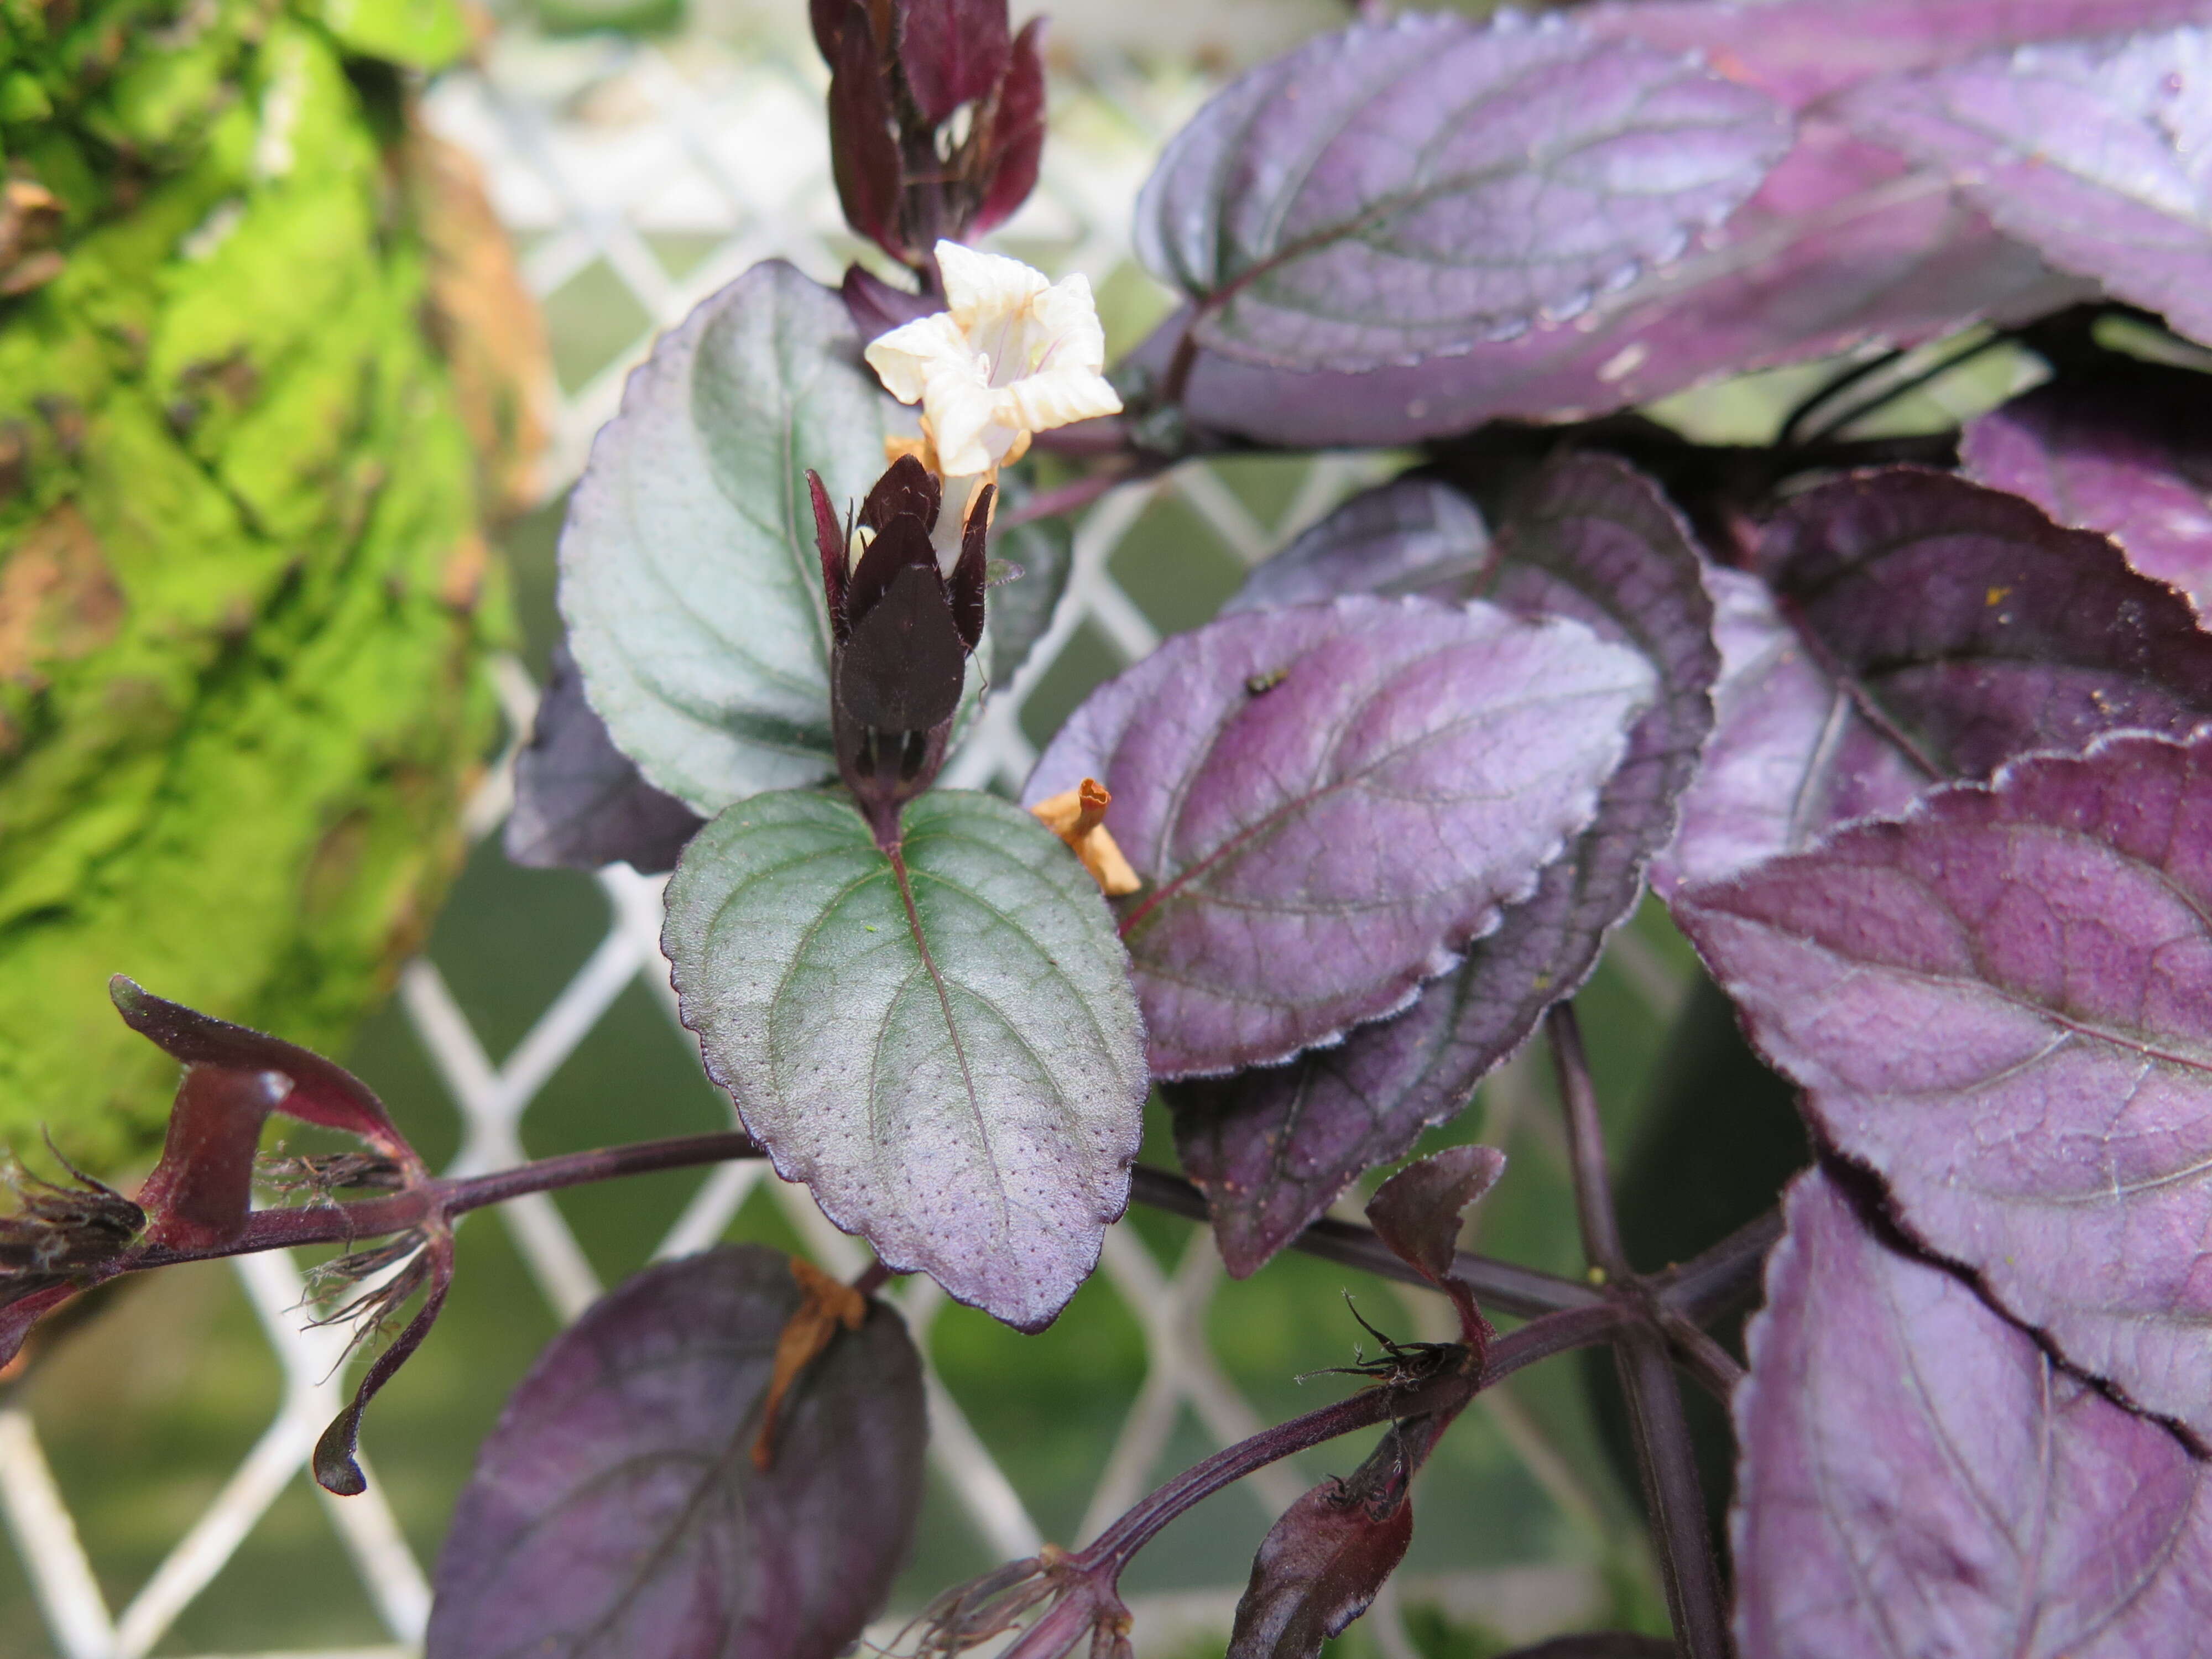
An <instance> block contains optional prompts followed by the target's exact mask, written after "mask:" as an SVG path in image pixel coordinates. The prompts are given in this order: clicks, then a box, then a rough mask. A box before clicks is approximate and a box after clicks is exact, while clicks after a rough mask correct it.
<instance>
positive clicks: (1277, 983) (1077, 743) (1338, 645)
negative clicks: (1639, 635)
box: [1024, 598, 1652, 1077]
mask: <svg viewBox="0 0 2212 1659" xmlns="http://www.w3.org/2000/svg"><path fill="white" fill-rule="evenodd" d="M1651 689H1652V675H1651V672H1650V669H1649V668H1648V667H1646V666H1645V665H1644V662H1643V661H1642V659H1639V658H1638V657H1637V656H1636V655H1635V654H1634V653H1631V652H1628V651H1625V650H1622V649H1620V648H1619V647H1613V646H1608V645H1606V644H1603V643H1601V641H1598V640H1596V639H1595V638H1594V637H1593V636H1592V635H1590V633H1589V630H1588V629H1584V628H1582V627H1580V626H1578V625H1577V624H1575V623H1565V622H1559V621H1546V622H1541V623H1528V622H1524V621H1522V620H1520V619H1518V618H1516V617H1511V616H1510V615H1508V614H1507V613H1506V612H1504V611H1500V610H1498V609H1497V608H1496V607H1494V606H1490V605H1476V606H1474V607H1471V608H1469V609H1468V610H1465V611H1460V610H1455V609H1452V608H1449V607H1447V606H1443V605H1432V604H1428V603H1425V602H1423V601H1419V600H1413V599H1403V600H1396V601H1391V600H1383V599H1365V598H1354V599H1340V600H1338V601H1336V602H1335V603H1334V605H1305V606H1301V607H1299V608H1297V609H1296V610H1291V611H1265V612H1260V613H1256V614H1248V615H1244V616H1237V617H1224V618H1223V619H1221V620H1220V621H1218V622H1216V623H1212V624H1210V625H1209V626H1207V627H1206V628H1202V629H1199V630H1198V631H1197V632H1195V633H1193V634H1186V635H1182V636H1181V637H1179V638H1176V639H1173V640H1170V641H1168V643H1167V644H1166V645H1164V646H1163V647H1161V648H1160V649H1159V650H1158V651H1157V652H1155V653H1153V654H1152V656H1150V657H1148V658H1147V659H1145V660H1144V661H1143V662H1141V663H1139V664H1138V665H1137V666H1136V667H1134V668H1133V669H1131V670H1129V671H1127V673H1125V674H1123V675H1121V677H1120V678H1116V679H1114V680H1111V681H1109V682H1108V683H1107V684H1105V685H1103V686H1102V687H1101V688H1100V689H1099V690H1097V691H1096V692H1094V693H1093V694H1092V695H1091V698H1090V699H1089V700H1088V701H1087V702H1085V704H1084V705H1083V707H1082V708H1079V709H1078V710H1077V711H1076V713H1075V714H1074V716H1073V718H1072V719H1071V720H1069V721H1068V723H1067V724H1066V726H1064V727H1063V728H1061V731H1060V735H1059V737H1057V738H1054V741H1053V744H1052V746H1051V747H1050V748H1049V749H1048V750H1046V751H1045V754H1044V757H1043V758H1042V759H1041V760H1040V761H1039V762H1038V763H1037V768H1036V771H1035V772H1034V773H1033V774H1032V775H1030V781H1029V785H1028V788H1027V793H1026V794H1025V797H1024V799H1026V800H1027V801H1028V802H1029V803H1030V804H1032V805H1034V804H1035V803H1036V802H1037V801H1040V800H1042V799H1046V798H1048V797H1049V796H1052V795H1054V794H1057V793H1060V791H1062V790H1064V789H1072V788H1073V787H1076V786H1077V785H1078V784H1079V782H1080V781H1081V780H1083V779H1084V778H1085V777H1093V778H1097V779H1098V780H1100V781H1102V782H1103V783H1104V784H1105V785H1106V787H1107V788H1108V789H1109V790H1110V791H1112V793H1113V797H1114V803H1113V805H1111V806H1110V807H1109V808H1108V809H1107V816H1106V826H1107V828H1108V829H1109V830H1110V831H1111V832H1112V834H1113V836H1114V838H1115V841H1116V842H1119V843H1120V844H1121V850H1122V852H1123V853H1124V854H1127V857H1128V860H1129V862H1130V863H1131V865H1132V866H1134V867H1135V869H1136V871H1137V872H1138V874H1139V876H1140V877H1142V878H1144V880H1145V883H1146V887H1145V890H1143V891H1141V892H1139V893H1138V894H1136V895H1133V896H1131V897H1130V898H1128V899H1126V900H1123V901H1121V904H1120V907H1119V908H1120V912H1121V933H1122V939H1123V942H1124V943H1125V944H1127V945H1128V947H1129V952H1130V956H1131V958H1132V971H1133V975H1134V977H1135V981H1136V985H1137V991H1138V995H1139V999H1140V1000H1141V1001H1142V1003H1143V1005H1144V1010H1145V1018H1146V1025H1147V1027H1148V1030H1149V1036H1150V1043H1151V1058H1152V1072H1153V1074H1154V1075H1155V1076H1156V1077H1183V1076H1190V1075H1194V1074H1203V1073H1218V1072H1226V1071H1230V1070H1233V1069H1235V1068H1236V1067H1238V1066H1252V1065H1265V1064H1267V1063H1269V1062H1271V1061H1273V1060H1285V1059H1287V1058H1289V1057H1290V1056H1291V1054H1295V1053H1297V1051H1298V1050H1299V1049H1301V1048H1308V1047H1310V1046H1312V1045H1314V1044H1316V1043H1326V1042H1332V1041H1334V1039H1335V1038H1337V1037H1338V1036H1340V1035H1341V1034H1342V1033H1343V1032H1344V1031H1345V1030H1346V1029H1347V1028H1348V1027H1350V1026H1352V1025H1355V1024H1360V1023H1362V1022H1364V1021H1366V1020H1370V1019H1374V1018H1378V1017H1380V1016H1382V1015H1383V1014H1387V1013H1389V1012H1393V1011H1395V1009H1398V1008H1401V1007H1403V1006H1406V1004H1407V1002H1408V1001H1410V1000H1412V998H1413V994H1414V992H1415V990H1416V987H1419V984H1420V982H1421V981H1423V980H1425V979H1428V978H1431V977H1433V976H1434V975H1437V974H1439V973H1442V972H1444V971H1445V970H1447V969H1449V968H1450V967H1452V966H1453V965H1454V963H1455V961H1456V960H1457V957H1456V955H1455V952H1456V951H1458V949H1459V947H1461V946H1462V945H1464V944H1465V943H1466V942H1467V941H1468V939H1473V938H1475V937H1478V936H1479V935H1480V934H1482V933H1487V932H1489V931H1490V930H1491V929H1492V928H1493V927H1496V926H1497V923H1498V914H1499V911H1500V909H1501V908H1502V907H1503V906H1504V905H1506V904H1510V903H1511V902H1514V901H1516V900H1517V899H1521V898H1523V897H1526V896H1528V892H1529V891H1530V890H1531V889H1532V888H1533V887H1534V884H1535V881H1536V878H1537V875H1538V873H1539V872H1541V870H1542V868H1543V866H1545V865H1547V864H1548V863H1549V862H1551V860H1553V859H1554V858H1556V857H1557V856H1558V855H1559V852H1560V850H1561V848H1562V847H1563V846H1564V845H1565V842H1566V841H1567V840H1568V838H1570V837H1571V836H1574V835H1575V834H1577V832H1578V831H1580V830H1581V829H1582V828H1583V825H1584V824H1586V823H1589V819H1590V816H1591V814H1592V813H1593V812H1594V811H1595V809H1596V805H1597V791H1598V788H1599V787H1600V786H1601V784H1602V783H1603V782H1604V781H1605V780H1606V779H1607V777H1609V776H1610V775H1612V773H1613V769H1614V767H1615V766H1616V765H1617V764H1618V763H1619V762H1620V757H1621V753H1622V749H1623V728H1624V726H1626V725H1627V724H1628V722H1629V721H1630V720H1632V718H1633V717H1634V716H1635V715H1636V714H1638V713H1639V712H1641V710H1642V708H1643V707H1644V704H1645V703H1646V702H1649V700H1650V695H1651Z"/></svg>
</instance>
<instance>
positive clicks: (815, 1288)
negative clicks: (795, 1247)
mask: <svg viewBox="0 0 2212 1659" xmlns="http://www.w3.org/2000/svg"><path fill="white" fill-rule="evenodd" d="M791 1276H792V1277H793V1279H797V1280H798V1281H799V1294H800V1295H801V1296H802V1297H804V1298H805V1300H803V1301H802V1302H800V1303H799V1307H798V1310H796V1311H795V1312H794V1313H793V1315H792V1316H791V1317H790V1318H789V1319H787V1320H786V1321H785V1322H784V1326H783V1330H782V1333H781V1334H780V1335H779V1336H778V1337H777V1338H776V1340H775V1364H774V1366H773V1368H772V1369H771V1370H770V1371H769V1379H768V1391H767V1393H766V1394H765V1395H763V1397H762V1400H761V1425H760V1433H759V1434H758V1436H757V1437H755V1438H754V1441H753V1467H754V1468H757V1469H759V1470H762V1471H763V1472H765V1471H766V1470H768V1469H769V1468H771V1467H773V1466H774V1464H775V1418H776V1413H777V1411H778V1410H779V1409H780V1408H781V1406H782V1404H783V1397H784V1396H785V1395H787V1394H789V1393H790V1392H791V1385H792V1384H793V1383H796V1382H797V1381H799V1373H800V1372H801V1371H803V1370H805V1369H806V1368H807V1367H808V1366H809V1365H811V1364H813V1363H814V1362H815V1361H816V1360H817V1359H818V1358H821V1355H822V1351H823V1349H824V1348H827V1347H828V1346H829V1344H830V1342H831V1340H834V1339H835V1338H836V1334H837V1333H838V1331H839V1330H840V1329H841V1328H842V1329H844V1330H848V1331H857V1330H859V1329H860V1327H861V1325H862V1324H863V1323H864V1322H866V1319H867V1317H868V1298H867V1297H866V1296H865V1295H863V1294H862V1293H861V1292H860V1291H858V1290H856V1289H854V1287H853V1286H852V1285H848V1284H846V1283H844V1282H843V1281H842V1280H841V1279H833V1278H831V1277H830V1276H829V1274H828V1273H823V1271H822V1269H821V1268H819V1267H816V1266H815V1265H814V1264H813V1263H812V1262H811V1261H807V1260H805V1258H804V1257H802V1256H796V1255H795V1256H793V1257H792V1258H791Z"/></svg>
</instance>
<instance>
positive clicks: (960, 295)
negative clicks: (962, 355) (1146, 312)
mask: <svg viewBox="0 0 2212 1659" xmlns="http://www.w3.org/2000/svg"><path fill="white" fill-rule="evenodd" d="M937 268H938V270H939V271H940V272H941V273H942V274H943V275H944V277H945V304H946V305H947V306H948V307H951V315H952V320H953V321H954V322H955V323H957V324H958V325H959V326H960V329H961V331H962V332H963V333H964V334H967V335H969V336H970V337H973V336H975V335H976V334H978V333H980V332H981V331H984V330H986V329H993V328H995V327H997V326H999V325H1003V324H1005V323H1006V322H1008V321H1010V320H1012V319H1014V318H1016V317H1018V316H1019V315H1020V314H1021V313H1023V312H1024V310H1026V309H1027V308H1028V307H1029V303H1030V301H1031V300H1033V299H1035V298H1036V296H1037V295H1041V294H1042V293H1044V292H1045V291H1046V289H1048V287H1049V286H1050V285H1049V284H1048V283H1047V282H1046V281H1045V278H1044V273H1043V272H1042V271H1041V270H1031V269H1030V267H1029V266H1027V265H1025V264H1023V263H1022V262H1021V261H1020V260H1019V259H1009V258H1006V255H1005V254H1003V253H984V252H979V251H978V250H977V249H975V248H972V247H963V246H960V244H959V243H957V242H939V244H938V245H937ZM1088 287H1089V284H1088V283H1086V284H1085V289H1086V291H1087V289H1088Z"/></svg>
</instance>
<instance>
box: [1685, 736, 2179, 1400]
mask: <svg viewBox="0 0 2212 1659" xmlns="http://www.w3.org/2000/svg"><path fill="white" fill-rule="evenodd" d="M1675 914H1676V915H1677V916H1678V918H1679V919H1680V921H1681V922H1682V925H1683V927H1684V928H1685V930H1686V932H1687V933H1689V935H1690V937H1691V938H1692V940H1694V941H1695V943H1696V944H1697V946H1698V948H1699V951H1701V952H1702V953H1703V955H1704V957H1705V961H1706V963H1708V965H1709V966H1710V967H1711V969H1712V971H1713V974H1714V976H1715V977H1716V978H1717V980H1718V981H1719V982H1720V983H1721V985H1722V987H1723V988H1724V989H1725V990H1726V991H1727V992H1728V993H1729V995H1730V996H1732V997H1733V998H1734V999H1735V1002H1736V1005H1737V1007H1738V1008H1739V1010H1740V1011H1741V1014H1742V1017H1743V1018H1744V1020H1745V1023H1746V1024H1747V1029H1748V1030H1750V1032H1751V1035H1752V1037H1753V1041H1754V1042H1756V1043H1757V1045H1758V1046H1759V1049H1760V1050H1761V1052H1762V1053H1764V1054H1765V1055H1766V1057H1767V1058H1768V1059H1769V1060H1771V1062H1772V1063H1773V1064H1774V1065H1775V1066H1777V1067H1778V1069H1779V1070H1781V1071H1782V1072H1784V1073H1786V1074H1787V1075H1788V1076H1790V1078H1791V1079H1794V1080H1795V1081H1796V1082H1797V1083H1798V1084H1799V1085H1802V1087H1803V1088H1804V1090H1805V1091H1806V1094H1805V1105H1806V1109H1807V1110H1808V1113H1809V1114H1810V1115H1811V1116H1812V1118H1813V1119H1814V1122H1815V1124H1816V1125H1817V1126H1818V1127H1819V1130H1820V1134H1821V1136H1822V1137H1823V1138H1824V1139H1826V1141H1827V1142H1828V1143H1829V1144H1830V1145H1832V1146H1834V1147H1835V1148H1836V1149H1837V1150H1838V1152H1841V1153H1843V1154H1844V1156H1845V1157H1847V1158H1851V1159H1853V1160H1855V1161H1857V1162H1858V1163H1860V1164H1864V1165H1866V1166H1867V1167H1869V1168H1870V1169H1871V1170H1874V1171H1875V1173H1876V1174H1877V1175H1879V1176H1881V1178H1882V1179H1883V1180H1884V1181H1885V1182H1887V1184H1888V1188H1889V1191H1890V1194H1891V1196H1892V1199H1893V1202H1894V1204H1895V1206H1896V1208H1897V1212H1898V1215H1899V1220H1900V1222H1901V1223H1902V1225H1904V1226H1905V1229H1906V1230H1907V1231H1909V1232H1910V1233H1911V1234H1912V1235H1913V1236H1914V1237H1916V1238H1917V1239H1918V1240H1920V1241H1921V1242H1923V1243H1924V1244H1926V1245H1927V1246H1928V1248H1929V1249H1932V1250H1934V1251H1936V1253H1937V1254H1939V1255H1942V1256H1945V1257H1947V1258H1948V1259H1950V1260H1952V1261H1959V1262H1963V1263H1965V1264H1966V1266H1967V1267H1971V1268H1972V1269H1973V1270H1974V1271H1975V1272H1976V1273H1978V1274H1979V1275H1980V1276H1981V1279H1982V1282H1983V1283H1984V1285H1985V1286H1986V1287H1987V1288H1988V1290H1989V1291H1990V1294H1991V1295H1992V1296H1993V1297H1995V1299H1996V1301H1997V1302H1998V1303H1999V1304H2001V1305H2002V1307H2004V1308H2005V1309H2006V1310H2008V1312H2010V1313H2011V1314H2012V1315H2013V1316H2015V1317H2016V1318H2018V1319H2020V1320H2021V1321H2022V1322H2025V1323H2027V1324H2028V1325H2030V1326H2032V1327H2033V1328H2036V1329H2038V1330H2040V1331H2042V1332H2044V1333H2045V1334H2047V1335H2048V1337H2049V1338H2050V1340H2051V1342H2052V1343H2053V1344H2054V1345H2055V1346H2056V1347H2057V1350H2058V1352H2060V1353H2061V1354H2062V1355H2063V1356H2064V1358H2066V1359H2068V1360H2069V1362H2070V1363H2072V1364H2075V1365H2076V1366H2078V1367H2080V1368H2081V1370H2083V1371H2085V1372H2087V1374H2089V1375H2091V1376H2097V1377H2100V1378H2103V1379H2106V1380H2107V1381H2109V1382H2110V1383H2112V1385H2114V1386H2115V1387H2116V1388H2117V1389H2119V1390H2120V1391H2121V1392H2122V1393H2123V1394H2124V1395H2125V1396H2126V1397H2127V1398H2129V1399H2130V1400H2132V1401H2135V1402H2136V1404H2138V1405H2140V1406H2141V1407H2144V1408H2145V1409H2147V1410H2149V1411H2153V1412H2156V1413H2161V1414H2163V1415H2166V1416H2168V1417H2171V1418H2172V1419H2176V1420H2178V1421H2180V1422H2182V1423H2185V1424H2186V1425H2189V1426H2190V1427H2191V1429H2192V1430H2194V1431H2196V1432H2197V1434H2198V1435H2200V1436H2205V1437H2212V1383H2208V1378H2212V1251H2208V1248H2207V1246H2206V1245H2205V1244H2204V1243H2203V1240H2204V1239H2205V1238H2206V1237H2207V1236H2208V1234H2212V1173H2208V1171H2212V925H2209V924H2208V923H2207V921H2206V917H2207V916H2208V915H2212V736H2208V737H2204V738H2197V739H2195V740H2193V741H2191V742H2190V743H2187V744H2182V743H2176V742H2173V741H2171V740H2169V739H2166V738H2154V737H2150V736H2148V735H2142V734H2125V733H2123V734H2118V735H2115V736H2113V737H2110V738H2105V739H2104V740H2102V741H2101V742H2100V743H2098V744H2096V745H2095V746H2094V747H2093V748H2092V749H2091V750H2089V752H2088V753H2087V756H2085V757H2063V756H2038V757H2031V758H2029V759H2027V760H2024V761H2021V762H2018V763H2015V764H2014V765H2013V766H2011V767H2009V768H2008V769H2006V770H2005V772H2004V773H2003V774H2002V775H2001V776H2000V778H1999V780H1998V781H1997V782H1996V785H1995V786H1993V787H1992V786H1979V785H1960V786H1954V787H1951V788H1948V789H1944V790H1942V791H1939V792H1937V793H1934V794H1932V795H1930V796H1929V797H1928V798H1927V799H1924V800H1923V801H1922V802H1921V803H1920V805H1917V807H1916V808H1915V809H1914V810H1913V811H1912V812H1911V815H1910V816H1908V817H1905V818H1904V819H1902V820H1901V821H1897V822H1886V821H1875V822H1870V823H1862V824H1857V825H1852V826H1850V827H1847V828H1845V829H1842V830H1840V831H1838V832H1837V833H1836V834H1835V835H1834V836H1832V837H1831V838H1830V839H1829V840H1827V841H1826V842H1822V843H1820V844H1819V845H1817V846H1815V847H1814V848H1813V849H1812V850H1810V851H1808V852H1806V853H1803V854H1797V855H1796V856H1794V857H1790V858H1784V859H1777V860H1771V861H1769V862H1767V863H1764V864H1760V865H1758V866H1753V868H1752V869H1750V870H1748V871H1747V872H1743V873H1742V874H1741V875H1740V876H1738V877H1737V878H1735V879H1734V880H1732V881H1729V882H1727V883H1724V884H1713V885H1709V886H1704V887H1698V888H1693V889H1692V890H1688V891H1687V892H1686V893H1684V894H1682V895H1680V896H1678V897H1677V899H1676V902H1675Z"/></svg>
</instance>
